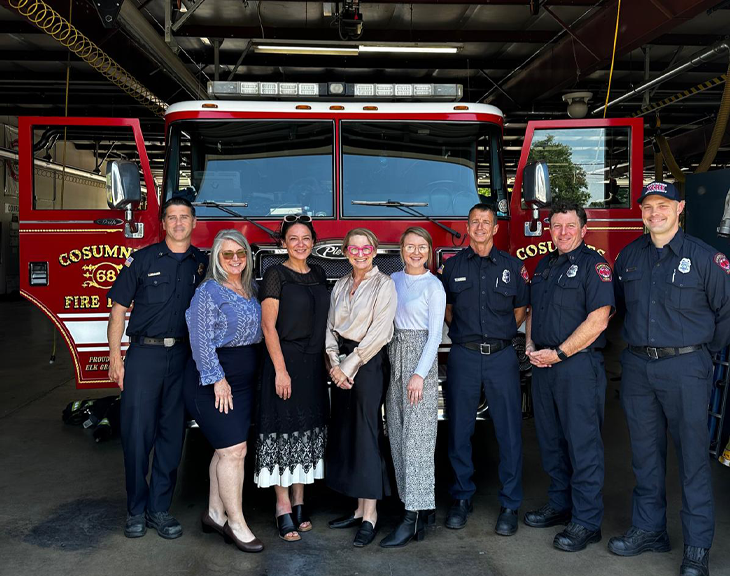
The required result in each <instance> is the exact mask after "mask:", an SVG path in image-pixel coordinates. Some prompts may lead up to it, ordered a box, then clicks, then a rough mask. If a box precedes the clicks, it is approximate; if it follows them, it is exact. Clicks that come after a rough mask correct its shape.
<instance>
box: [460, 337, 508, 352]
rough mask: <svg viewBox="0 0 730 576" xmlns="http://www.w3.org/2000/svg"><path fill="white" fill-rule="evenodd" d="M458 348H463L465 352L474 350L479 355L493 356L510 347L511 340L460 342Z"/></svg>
mask: <svg viewBox="0 0 730 576" xmlns="http://www.w3.org/2000/svg"><path fill="white" fill-rule="evenodd" d="M458 344H459V346H463V347H464V348H466V349H467V350H476V351H477V352H480V353H481V354H494V353H495V352H499V351H500V350H504V349H505V348H507V346H512V340H490V341H489V342H460V343H458Z"/></svg>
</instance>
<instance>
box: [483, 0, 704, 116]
mask: <svg viewBox="0 0 730 576" xmlns="http://www.w3.org/2000/svg"><path fill="white" fill-rule="evenodd" d="M716 3H717V0H662V6H663V8H664V10H659V9H658V8H657V7H656V5H655V1H654V0H633V1H632V2H624V3H623V4H622V5H621V6H622V7H621V22H620V24H621V27H620V33H619V36H618V44H617V47H616V53H617V54H618V55H619V56H620V55H623V54H626V53H627V52H630V51H631V50H634V49H636V48H638V47H639V46H643V45H645V44H652V43H654V41H655V40H656V39H657V38H659V37H660V36H661V35H662V34H666V33H668V32H669V31H670V30H672V29H674V28H675V27H676V26H678V25H679V24H681V23H683V22H686V21H688V20H690V19H692V18H693V17H695V16H697V15H698V14H700V13H701V12H703V11H705V10H707V9H709V8H712V6H714V5H715V4H716ZM666 11H669V12H671V14H673V15H674V17H668V16H667V15H666V13H665V12H666ZM616 12H617V0H609V2H607V3H606V4H604V5H603V6H602V8H601V9H600V10H599V11H598V12H596V13H595V14H594V15H593V16H590V17H589V18H588V19H587V20H586V21H585V23H583V24H581V25H580V26H578V27H576V28H575V29H574V30H573V32H574V33H575V34H576V35H577V36H578V37H580V38H581V39H582V41H583V42H584V43H585V44H587V45H588V46H589V47H591V48H592V51H591V52H593V53H595V54H597V55H598V59H597V58H596V57H594V56H593V55H592V54H591V52H589V51H588V50H586V49H585V48H583V47H582V46H581V45H580V44H578V43H577V42H573V39H572V38H571V37H563V38H562V39H561V40H560V41H559V42H557V43H555V44H554V45H553V46H551V47H550V49H549V50H545V51H544V52H543V53H542V54H540V55H539V56H537V57H536V58H534V59H533V60H532V61H531V62H530V63H529V64H527V65H526V66H525V67H524V68H523V69H522V70H520V71H519V72H517V73H516V74H514V75H513V76H512V78H510V79H509V80H508V81H507V82H505V83H504V84H503V85H502V88H503V89H504V90H506V91H507V92H508V93H509V94H513V95H515V96H516V97H517V98H518V99H519V101H520V102H522V103H523V105H524V104H526V103H529V102H532V101H535V100H539V99H541V98H544V97H547V96H550V95H552V94H555V93H556V92H559V91H560V90H562V89H566V88H570V87H572V86H575V84H576V82H577V80H579V79H580V78H584V77H585V76H587V75H588V74H590V73H592V72H594V71H596V70H598V69H600V68H603V67H607V66H608V65H610V62H611V52H612V47H613V37H614V30H615V25H616ZM485 102H488V103H499V104H503V105H504V106H505V107H510V106H511V103H510V102H509V101H508V100H507V99H505V98H504V97H503V96H502V95H501V94H499V92H497V91H496V90H494V91H492V92H491V93H487V94H485Z"/></svg>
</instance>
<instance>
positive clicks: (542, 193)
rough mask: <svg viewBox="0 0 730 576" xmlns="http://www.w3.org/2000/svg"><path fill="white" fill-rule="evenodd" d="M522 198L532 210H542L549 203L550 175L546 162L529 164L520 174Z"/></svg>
mask: <svg viewBox="0 0 730 576" xmlns="http://www.w3.org/2000/svg"><path fill="white" fill-rule="evenodd" d="M522 197H523V198H524V200H525V203H526V204H529V205H531V206H532V207H533V208H542V207H543V206H547V205H548V204H550V201H551V194H550V175H549V174H548V166H547V162H531V163H530V164H528V165H527V166H525V171H524V172H523V174H522Z"/></svg>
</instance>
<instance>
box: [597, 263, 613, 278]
mask: <svg viewBox="0 0 730 576" xmlns="http://www.w3.org/2000/svg"><path fill="white" fill-rule="evenodd" d="M596 273H597V274H598V277H599V278H600V279H601V281H602V282H610V281H611V267H610V266H609V265H608V264H606V263H605V262H601V263H600V264H596Z"/></svg>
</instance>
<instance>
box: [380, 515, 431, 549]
mask: <svg viewBox="0 0 730 576" xmlns="http://www.w3.org/2000/svg"><path fill="white" fill-rule="evenodd" d="M424 517H425V514H424V513H423V512H412V511H411V510H406V513H405V516H403V520H401V523H400V524H398V526H396V527H395V530H393V531H392V532H391V533H390V534H388V535H387V536H386V537H385V538H383V539H382V540H381V541H380V547H381V548H400V547H401V546H405V545H406V544H408V543H409V542H410V541H411V540H413V539H414V538H415V539H416V541H417V542H420V541H421V540H423V538H424V536H425V535H426V528H425V527H424Z"/></svg>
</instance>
